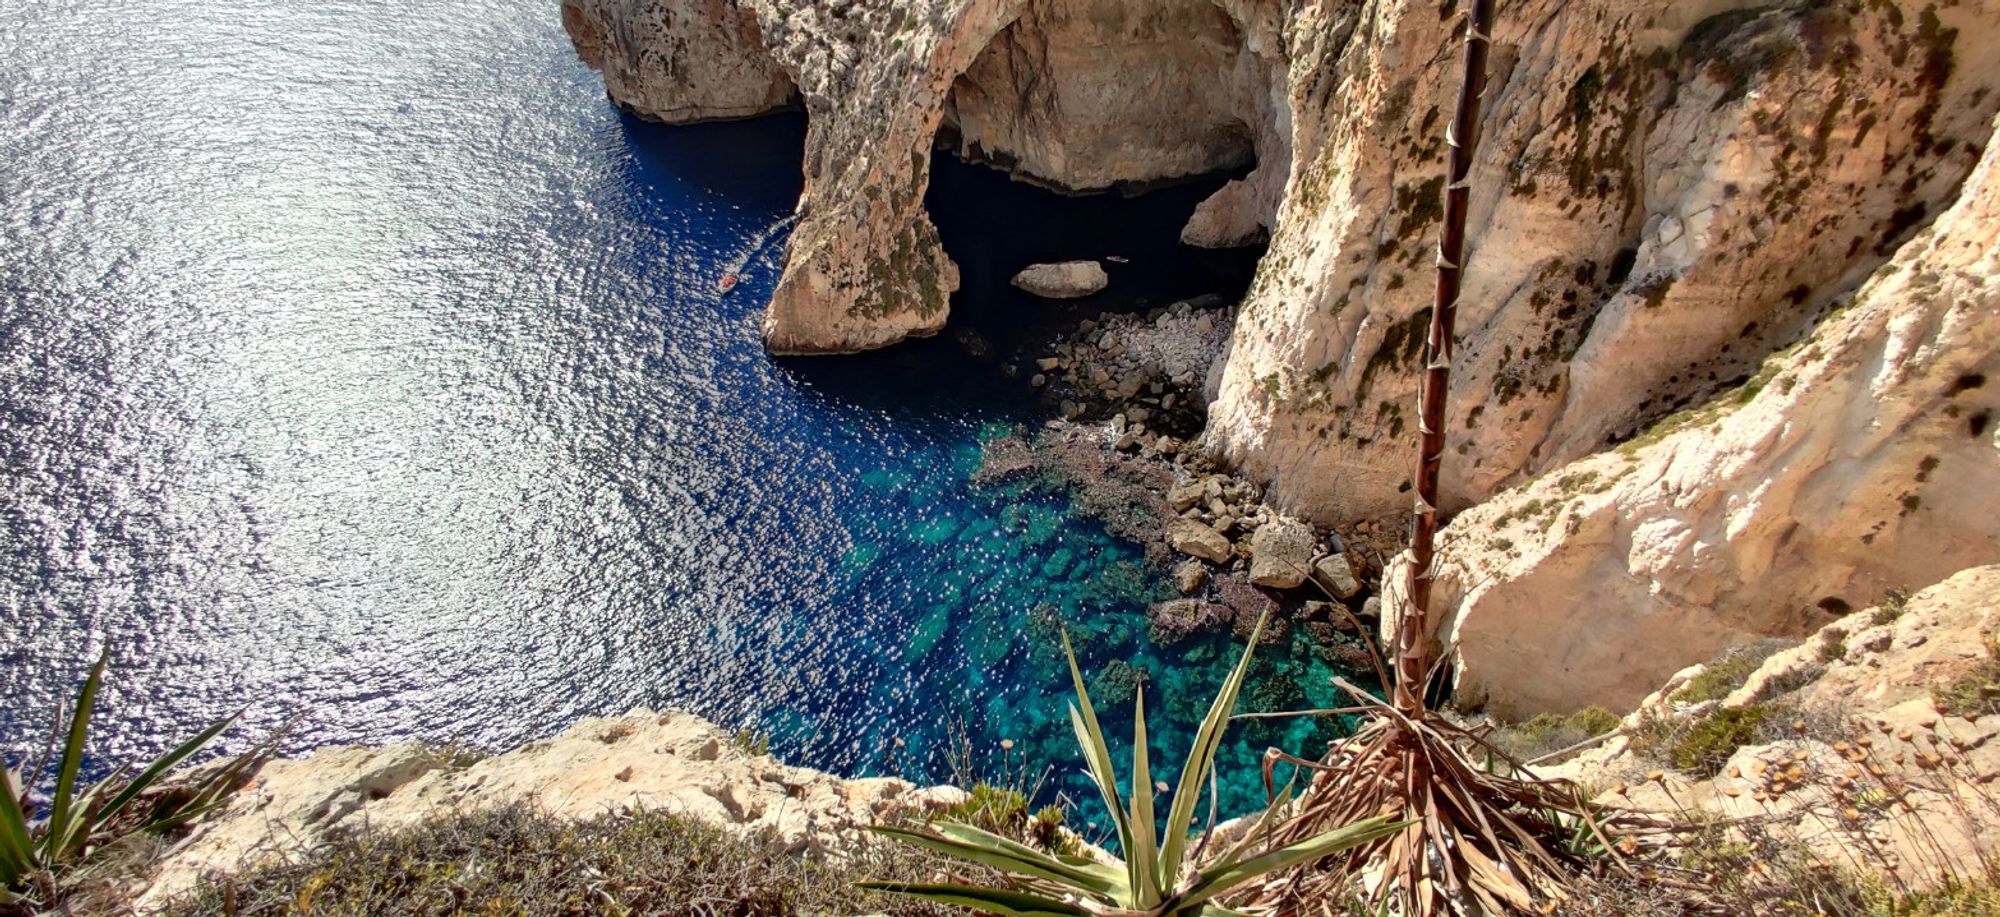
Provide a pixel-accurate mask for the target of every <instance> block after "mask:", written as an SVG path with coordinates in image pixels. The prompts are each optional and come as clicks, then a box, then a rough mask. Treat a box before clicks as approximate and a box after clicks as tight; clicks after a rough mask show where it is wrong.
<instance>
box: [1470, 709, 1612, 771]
mask: <svg viewBox="0 0 2000 917" xmlns="http://www.w3.org/2000/svg"><path fill="white" fill-rule="evenodd" d="M1617 728H1618V717H1617V716H1616V715H1615V714H1613V713H1612V712H1611V711H1609V710H1606V709H1604V708H1603V707H1585V708H1583V709H1582V710H1578V711H1576V712H1574V713H1567V714H1563V713H1544V714H1541V715H1539V716H1536V717H1535V718H1534V719H1531V720H1528V721H1527V722H1524V723H1516V724H1514V725H1512V726H1505V727H1502V728H1501V729H1499V730H1496V731H1495V732H1494V733H1493V735H1492V736H1490V737H1489V741H1491V742H1492V743H1493V744H1494V745H1496V746H1498V747H1499V748H1500V750H1502V751H1504V752H1506V753H1508V754H1510V755H1512V756H1514V757H1515V758H1517V759H1519V760H1521V761H1532V760H1534V759H1536V758H1539V757H1541V756H1543V755H1547V754H1551V753H1553V752H1558V751H1561V750H1563V749H1565V748H1568V747H1570V746H1572V745H1575V744H1576V743H1578V742H1581V741H1583V740H1585V739H1590V738H1595V737H1597V736H1601V735H1603V734H1605V733H1607V732H1610V731H1611V730H1613V729H1617Z"/></svg>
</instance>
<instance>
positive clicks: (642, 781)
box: [139, 710, 954, 912]
mask: <svg viewBox="0 0 2000 917" xmlns="http://www.w3.org/2000/svg"><path fill="white" fill-rule="evenodd" d="M951 798H954V797H952V795H951V794H950V793H949V792H948V791H946V790H932V791H923V792H919V791H917V790H916V789H915V788H914V787H912V786H911V785H910V784H908V783H905V782H903V781H901V780H895V779H889V778H871V779H861V780H843V779H841V778H838V777H834V776H832V775H829V774H824V773H821V772H819V771H814V770H809V769H806V768H799V767H789V766H787V765H784V764H781V763H779V762H778V761H777V760H776V759H774V758H772V757H770V756H769V755H750V754H747V753H746V752H745V751H744V750H743V749H741V748H740V747H739V746H738V743H736V742H735V741H734V738H733V736H732V734H731V733H729V732H727V731H725V730H723V729H721V728H720V727H717V726H715V725H713V724H711V723H709V722H707V721H706V720H703V719H701V718H700V717H697V716H694V715H693V714H688V713H679V712H669V713H665V714H656V713H653V712H650V711H644V710H638V711H633V712H632V713H630V714H627V715H625V716H622V717H611V718H605V719H587V720H582V721H580V722H578V723H576V724H575V725H574V726H572V727H570V728H569V729H568V730H567V731H565V732H563V733H562V734H561V735H558V736H556V737H555V738H552V739H549V740H547V741H544V742H535V743H531V744H528V745H524V746H522V747H520V748H518V749H515V750H513V751H510V752H507V753H505V754H500V755H493V756H490V757H483V758H482V757H473V756H467V755H454V754H451V753H448V752H443V751H439V750H436V749H431V748H426V747H423V746H418V745H397V746H391V747H387V748H326V749H321V750H319V751H317V752H315V753H313V755H312V756H310V757H308V758H304V759H301V760H295V761H272V762H270V763H269V764H266V765H265V766H264V768H263V770H262V771H261V772H260V773H259V774H258V775H257V776H256V778H255V779H254V781H253V782H252V783H251V785H250V786H249V787H248V788H246V789H245V790H244V791H243V792H242V793H241V794H240V795H238V796H237V797H236V799H235V800H234V801H232V802H231V803H230V805H229V806H228V807H227V808H225V809H224V810H223V811H222V812H220V813H219V814H217V815H216V816H214V817H213V818H211V819H209V820H208V821H205V822H203V823H201V824H200V825H198V826H197V827H196V828H195V830H194V833H193V835H192V836H191V837H190V838H189V839H188V840H187V842H186V843H185V844H183V845H182V846H181V847H180V848H179V849H177V850H176V851H175V852H174V853H173V854H172V855H171V856H169V857H168V858H167V860H166V861H165V863H164V864H163V866H162V869H161V871H160V873H159V876H158V878H157V880H156V881H155V883H154V885H153V887H152V888H151V890H149V891H148V892H147V894H146V896H145V897H144V898H143V899H142V900H141V901H140V904H139V909H140V910H141V911H142V912H143V911H147V910H150V909H152V908H153V907H156V906H157V905H159V904H160V903H162V902H164V901H165V900H166V899H167V898H168V897H170V896H172V895H174V894H176V893H178V892H180V891H182V890H184V889H186V888H188V887H189V886H190V885H191V884H192V883H193V882H194V880H195V879H196V878H197V877H198V876H200V875H201V874H202V873H204V872H207V871H215V870H221V871H231V870H234V869H237V868H239V867H241V866H244V865H248V864H254V863H257V862H261V861H265V860H269V859H273V858H286V857H292V856H296V855H298V854H300V853H302V852H304V851H306V850H309V849H311V848H312V847H313V846H314V845H315V844H316V843H318V842H319V841H320V840H321V839H323V838H328V837H333V836H335V835H336V834H338V833H340V832H345V831H351V830H354V829H357V828H360V827H362V826H364V825H365V826H370V827H374V828H384V829H394V828H396V827H398V826H402V825H408V824H412V823H414V822H417V821H421V820H423V819H425V818H429V817H433V816H436V815H439V814H441V813H444V812H449V811H452V810H469V809H476V808H480V807H485V806H497V805H506V804H512V803H527V804H531V805H535V806H539V807H541V808H543V809H545V810H547V811H549V812H550V813H551V814H554V815H558V816H564V817H573V818H586V817H590V816H593V815H598V814H602V813H604V812H607V811H615V810H618V809H624V808H652V809H663V810H666V811H670V812H677V813H682V814H686V815H688V816H691V817H694V818H698V819H701V820H702V821H706V822H709V823H711V824H715V825H719V826H723V827H726V828H729V829H732V830H742V831H746V832H747V831H767V830H768V831H769V832H771V833H772V836H773V837H774V838H775V839H776V840H777V842H778V843H781V844H785V845H788V846H791V847H795V848H799V849H804V848H807V847H812V846H819V847H837V846H839V845H841V844H843V843H847V842H850V841H851V840H852V839H854V838H855V837H857V836H858V833H859V832H860V830H861V829H862V828H864V827H865V826H867V825H870V824H874V823H876V822H878V821H880V820H881V819H882V818H884V817H885V816H889V815H891V814H892V813H893V812H894V811H895V810H896V809H897V808H899V807H904V806H916V807H923V806H926V805H929V806H935V805H938V804H940V803H941V802H946V801H948V800H949V799H951Z"/></svg>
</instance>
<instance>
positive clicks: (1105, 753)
mask: <svg viewBox="0 0 2000 917" xmlns="http://www.w3.org/2000/svg"><path fill="white" fill-rule="evenodd" d="M1062 638H1063V655H1064V656H1066V657H1068V659H1069V677H1070V681H1071V682H1072V683H1074V684H1075V685H1076V699H1077V701H1078V702H1077V703H1075V704H1071V705H1070V707H1069V721H1070V726H1071V728H1073V729H1075V730H1076V744H1077V745H1078V747H1080V748H1081V749H1082V750H1083V758H1084V761H1085V763H1086V764H1088V765H1089V767H1090V779H1091V782H1092V783H1095V784H1097V792H1098V794H1099V795H1101V796H1103V797H1104V809H1105V811H1107V812H1109V813H1111V821H1112V823H1113V825H1114V826H1115V827H1116V828H1117V829H1118V844H1119V846H1120V847H1121V848H1122V849H1124V850H1131V849H1132V827H1131V825H1129V824H1127V823H1126V820H1125V805H1124V802H1123V799H1122V797H1120V795H1119V793H1118V774H1117V772H1116V771H1114V770H1113V769H1112V767H1111V749H1110V747H1109V746H1107V745H1106V744H1105V743H1104V730H1103V729H1101V728H1099V727H1098V725H1097V709H1096V708H1095V707H1093V706H1091V703H1090V690H1089V689H1087V688H1085V687H1084V686H1083V671H1082V670H1081V669H1079V668H1077V665H1076V651H1075V650H1074V649H1072V648H1071V647H1070V644H1069V631H1063V635H1062ZM1126 867H1127V869H1128V870H1129V869H1130V868H1131V860H1130V859H1129V858H1128V859H1127V860H1126ZM1128 876H1129V878H1128V880H1127V884H1128V885H1130V886H1131V887H1133V888H1137V887H1138V885H1139V879H1138V877H1137V876H1135V875H1129V872H1128Z"/></svg>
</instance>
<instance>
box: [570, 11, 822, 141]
mask: <svg viewBox="0 0 2000 917" xmlns="http://www.w3.org/2000/svg"><path fill="white" fill-rule="evenodd" d="M562 17H563V28H564V29H565V30H567V31H568V32H569V36H570V41H571V42H572V43H574V44H575V45H576V53H577V56H579V57H581V58H583V62H584V63H586V64H589V65H590V66H591V68H592V69H595V70H597V71H599V72H600V73H602V74H603V75H604V88H605V91H606V92H607V93H608V94H609V95H610V96H611V98H612V100H613V101H615V102H617V103H618V104H619V106H621V107H623V108H624V109H626V110H627V111H630V112H632V113H633V114H636V115H639V116H640V117H644V118H651V119H654V120H656V121H665V122H667V123H669V124H686V123H689V122H694V121H712V120H718V119H724V118H749V117H753V116H756V115H761V114H764V113H766V112H769V111H771V110H773V109H777V108H783V107H785V106H787V105H791V104H794V103H795V102H796V100H797V97H798V91H797V90H796V89H795V88H794V87H793V86H792V79H791V77H790V76H789V75H787V74H786V72H785V70H784V68H782V67H780V66H778V63H777V61H775V60H773V59H772V57H771V52H770V51H769V50H768V49H767V48H766V47H765V46H764V35H763V31H762V29H760V28H759V27H758V25H757V18H756V16H755V15H754V14H752V13H751V12H750V11H748V10H747V9H744V8H743V7H741V6H738V5H737V4H735V3H732V2H730V0H698V2H687V3H674V4H657V3H654V4H638V3H629V2H624V0H567V2H565V3H564V4H563V8H562Z"/></svg>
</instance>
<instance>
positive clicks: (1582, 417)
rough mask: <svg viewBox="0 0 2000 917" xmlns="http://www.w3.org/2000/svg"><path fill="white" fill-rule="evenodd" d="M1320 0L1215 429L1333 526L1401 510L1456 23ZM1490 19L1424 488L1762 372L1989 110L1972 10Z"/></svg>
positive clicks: (1479, 483) (1990, 92) (1495, 472)
mask: <svg viewBox="0 0 2000 917" xmlns="http://www.w3.org/2000/svg"><path fill="white" fill-rule="evenodd" d="M1447 6H1450V4H1447ZM1855 6H1856V7H1859V6H1860V5H1858V4H1857V5H1855ZM1739 7H1740V8H1739ZM1332 9H1334V10H1337V11H1338V12H1334V13H1327V14H1323V15H1322V16H1321V17H1320V18H1319V19H1315V18H1312V17H1303V18H1300V19H1296V20H1293V21H1292V23H1291V25H1290V35H1289V40H1288V45H1289V46H1291V47H1293V48H1294V49H1295V51H1294V61H1293V78H1292V80H1291V90H1292V91H1291V95H1290V96H1289V99H1288V102H1289V105H1290V107H1291V108H1292V109H1293V123H1294V130H1293V137H1292V144H1293V147H1294V149H1295V151H1296V152H1295V154H1294V159H1293V175H1292V178H1291V181H1290V185H1289V190H1288V192H1287V194H1286V196H1285V199H1284V202H1283V204H1282V205H1281V209H1280V211H1279V214H1278V218H1277V220H1276V224H1277V231H1276V234H1275V236H1274V238H1273V241H1272V247H1271V252H1270V254H1269V255H1268V256H1267V257H1266V259H1265V264H1264V270H1263V272H1262V273H1261V274H1260V276H1259V278H1258V281H1257V284H1256V286H1255V287H1254V288H1253V290H1252V292H1251V295H1250V298H1249V301H1248V302H1247V303H1246V304H1245V306H1244V309H1243V312H1242V318H1241V319H1240V320H1239V327H1238V328H1237V331H1236V338H1235V341H1236V346H1235V349H1234V351H1233V356H1232V358H1231V361H1230V365H1229V368H1228V372H1227V375H1226V376H1225V378H1224V380H1223V383H1222V386H1221V390H1220V392H1219V398H1218V399H1217V401H1216V403H1215V405H1214V406H1213V414H1212V420H1211V425H1210V430H1209V439H1210V442H1211V443H1212V445H1214V446H1215V447H1216V448H1218V449H1219V450H1220V451H1221V452H1222V453H1223V455H1224V456H1226V457H1227V458H1228V459H1230V460H1231V462H1232V463H1233V464H1235V465H1237V466H1238V467H1240V468H1242V469H1244V470H1246V471H1248V472H1250V473H1251V474H1252V475H1253V476H1254V477H1258V478H1261V479H1264V480H1267V481H1269V482H1270V485H1271V487H1270V490H1271V493H1272V495H1273V497H1274V498H1275V499H1277V500H1278V501H1280V502H1281V503H1283V504H1286V505H1288V506H1289V507H1291V508H1293V509H1296V510H1299V511H1303V512H1306V513H1309V514H1313V515H1317V516H1319V517H1321V518H1324V519H1341V518H1352V517H1354V516H1365V515H1373V514H1376V513H1380V512H1384V511H1388V510H1392V509H1399V508H1402V507H1404V506H1406V505H1407V497H1406V496H1404V495H1403V494H1401V493H1400V491H1401V489H1402V487H1403V486H1404V485H1405V482H1406V481H1407V480H1408V478H1409V471H1410V468H1409V466H1410V464H1411V462H1412V459H1411V456H1410V454H1409V453H1410V445H1409V443H1410V440H1409V435H1410V430H1411V428H1412V425H1413V423H1414V420H1413V418H1412V417H1411V416H1410V412H1411V411H1412V410H1413V406H1414V403H1415V374H1414V370H1415V369H1416V368H1417V367H1416V364H1417V362H1418V357H1419V352H1420V350H1421V346H1422V324H1421V323H1422V322H1423V320H1424V319H1423V310H1424V309H1425V307H1426V306H1427V304H1428V301H1429V298H1430V295H1431V289H1430V286H1431V266H1432V265H1431V262H1432V259H1431V257H1430V255H1431V252H1432V251H1433V247H1434V245H1435V242H1436V226H1435V224H1436V221H1437V219H1438V216H1439V209H1438V206H1437V201H1438V193H1439V191H1440V190H1441V184H1440V182H1441V178H1440V175H1441V173H1442V169H1441V166H1440V164H1439V163H1440V157H1441V155H1442V150H1443V142H1444V138H1443V130H1444V124H1443V122H1444V120H1445V119H1446V116H1447V113H1448V110H1449V98H1450V96H1451V93H1452V92H1454V91H1455V85H1456V84H1455V80H1456V77H1455V68H1456V61H1455V57H1454V54H1453V48H1452V45H1451V44H1450V42H1449V40H1448V39H1449V35H1450V32H1451V29H1452V28H1453V26H1454V25H1455V24H1456V22H1457V19H1456V17H1451V18H1447V19H1445V20H1442V21H1441V20H1440V18H1439V17H1438V15H1437V8H1436V4H1429V3H1411V4H1397V3H1381V4H1375V3H1370V4H1362V5H1338V6H1334V7H1332ZM1501 21H1502V26H1501V28H1500V31H1499V34H1498V35H1496V41H1497V49H1496V61H1495V66H1494V80H1493V88H1492V89H1490V90H1489V92H1488V96H1487V99H1486V102H1487V109H1486V116H1485V136H1484V140H1483V145H1482V146H1481V148H1480V153H1479V157H1478V161H1477V164H1476V166H1475V168H1474V170H1473V178H1472V188H1473V210H1472V220H1471V231H1470V239H1471V254H1470V256H1469V260H1468V264H1467V270H1468V273H1467V276H1466V289H1465V298H1464V306H1463V308H1462V312H1461V316H1460V321H1459V334H1460V341H1459V348H1460V349H1459V351H1458V354H1457V357H1456V360H1455V363H1454V366H1453V370H1454V379H1453V382H1454V386H1453V390H1454V398H1453V401H1452V417H1453V420H1452V428H1451V430H1450V437H1451V440H1452V448H1451V451H1450V452H1449V453H1448V454H1449V455H1451V456H1452V458H1451V461H1450V462H1448V463H1447V464H1446V466H1445V469H1446V472H1445V473H1446V475H1447V477H1446V480H1445V482H1444V492H1445V494H1446V495H1447V497H1448V506H1447V508H1463V507H1464V506H1466V505H1469V504H1470V503H1472V502H1474V501H1476V500H1478V499H1481V498H1483V497H1484V496H1486V495H1488V494H1490V493H1492V492H1493V491H1494V490H1495V489H1497V488H1498V487H1500V486H1503V485H1504V484H1506V483H1509V482H1510V481H1513V480H1517V479H1519V478H1520V477H1522V476H1524V475H1532V474H1536V473H1539V472H1541V471H1544V470H1546V469H1549V468H1552V467H1555V466H1557V465H1560V464H1562V463H1563V462H1567V461H1570V460H1574V459H1576V458H1579V457H1582V456H1584V455H1586V454H1589V453H1591V452H1594V451H1597V450H1598V449H1601V448H1603V447H1604V446H1606V445H1607V444H1608V443H1609V442H1610V441H1611V440H1613V439H1616V438H1620V437H1626V436H1630V435H1632V434H1633V433H1635V432H1636V431H1638V430H1640V429H1642V428H1644V427H1645V426H1646V425H1647V424H1649V423H1650V422H1651V421H1653V420H1656V419H1658V418H1659V417H1662V416H1665V415H1666V414H1668V413H1671V412H1672V411H1674V410H1676V409H1678V408H1680V407H1683V406H1685V405H1687V404H1690V403H1697V402H1699V401H1700V400H1702V399H1703V398H1705V397H1706V396H1707V395H1708V394H1711V393H1713V392H1714V391H1716V390H1718V389H1720V388H1723V387H1727V386H1728V385H1729V384H1730V383H1731V382H1732V381H1733V380H1736V379H1739V378H1741V377H1744V376H1747V375H1749V374H1751V373H1753V372H1755V370H1756V368H1757V366H1758V364H1759V363H1760V362H1761V361H1762V360H1763V358H1764V357H1765V356H1766V355H1768V354H1769V353H1770V352H1772V351H1773V350H1775V349H1777V348H1779V347H1781V346H1783V345H1785V344H1788V343H1790V342H1791V341H1794V340H1796V339H1797V337H1798V336H1799V335H1800V334H1802V333H1803V332H1804V331H1805V330H1806V329H1807V328H1809V327H1810V326H1811V325H1812V323H1813V322H1815V321H1816V320H1818V319H1820V318H1821V317H1823V316H1824V315H1825V314H1826V313H1827V310H1828V308H1829V306H1830V303H1831V301H1832V300H1833V299H1834V298H1835V297H1837V296H1838V295H1839V294H1840V293H1842V292H1843V291H1845V290H1848V289H1851V287H1852V286H1853V284H1854V283H1855V282H1856V281H1857V280H1858V279H1859V278H1860V277H1862V276H1865V275H1866V273H1867V272H1868V271H1869V270H1871V269H1872V268H1873V267H1874V266H1876V265H1877V264H1879V263H1880V262H1881V261H1882V260H1883V259H1885V258H1886V257H1887V256H1888V255H1890V254H1892V253H1893V252H1894V251H1895V248H1896V246H1897V245H1898V244H1900V242H1901V241H1902V240H1903V239H1904V238H1905V237H1906V236H1907V235H1908V234H1909V232H1910V231H1912V229H1913V228H1914V227H1916V226H1918V225H1920V224H1921V223H1922V222H1923V221H1924V220H1925V219H1926V218H1928V217H1929V216H1932V215H1934V214H1936V213H1938V212H1939V211H1941V210H1942V209H1943V208H1944V207H1945V206H1947V205H1948V204H1949V203H1950V201H1951V200H1952V199H1953V198H1954V196H1955V194H1956V191H1957V189H1958V186H1959V184H1960V182H1961V181H1962V180H1963V178H1964V177H1965V175H1966V173H1967V172H1968V171H1969V170H1970V168H1971V166H1972V163H1973V161H1974V160H1975V159H1976V158H1977V156H1978V149H1979V147H1980V146H1981V145H1983V144H1984V143H1985V142H1986V137H1987V131H1986V121H1987V119H1989V118H1990V117H1991V115H1992V113H1993V112H1994V110H1995V106H1996V105H2000V92H1996V91H1995V89H1994V88H1993V85H1992V84H1994V83H1995V81H1996V80H2000V74H1995V73H1994V72H1992V69H1991V68H1990V67H1985V66H1980V65H1978V64H1976V63H1973V62H1977V61H1985V60H1991V59H1993V55H1994V54H1995V53H1996V52H1995V49H1994V47H1993V45H1992V42H1993V40H1994V38H1995V35H1996V22H2000V7H1996V5H1994V4H1991V3H1988V4H1983V5H1982V4H1959V5H1957V6H1955V7H1951V8H1937V7H1934V6H1933V5H1932V4H1929V3H1916V2H1911V3H1872V4H1867V5H1866V9H1859V8H1856V9H1849V8H1847V7H1844V6H1842V5H1840V4H1791V5H1781V6H1779V7H1778V8H1775V9H1773V8H1768V6H1758V7H1755V8H1752V7H1750V5H1749V4H1730V3H1720V2H1708V3H1692V4H1690V3H1574V2H1516V3H1510V4H1508V5H1507V6H1506V8H1505V11H1504V15H1503V16H1502V17H1501ZM1314 47H1317V48H1319V49H1320V50H1319V51H1318V53H1317V55H1314V54H1312V53H1311V52H1310V51H1309V50H1308V49H1311V48H1314ZM1302 71H1303V72H1302Z"/></svg>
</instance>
